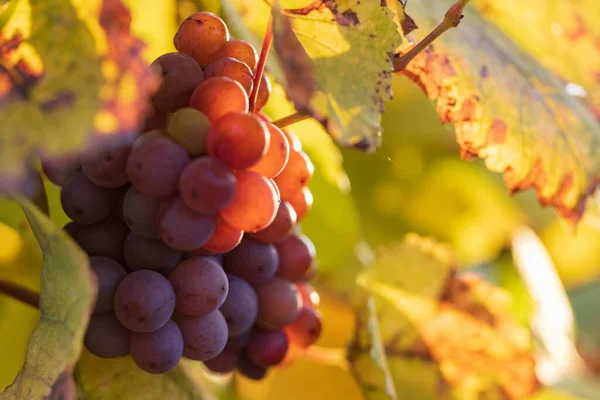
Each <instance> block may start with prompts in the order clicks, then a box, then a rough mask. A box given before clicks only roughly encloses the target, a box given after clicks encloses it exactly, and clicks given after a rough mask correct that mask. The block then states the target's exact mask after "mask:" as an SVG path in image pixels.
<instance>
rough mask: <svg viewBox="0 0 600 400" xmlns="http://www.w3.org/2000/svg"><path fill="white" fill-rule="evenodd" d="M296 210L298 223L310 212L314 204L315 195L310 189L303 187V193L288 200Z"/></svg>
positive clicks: (298, 193)
mask: <svg viewBox="0 0 600 400" xmlns="http://www.w3.org/2000/svg"><path fill="white" fill-rule="evenodd" d="M287 200H288V201H289V202H290V204H291V205H292V207H294V210H296V220H297V221H298V222H300V221H302V219H304V216H305V215H306V213H308V211H310V209H311V207H312V204H313V195H312V193H311V192H310V189H309V188H308V187H306V186H305V187H303V188H302V190H301V191H299V192H297V193H296V194H295V195H293V196H292V197H290V198H288V199H287Z"/></svg>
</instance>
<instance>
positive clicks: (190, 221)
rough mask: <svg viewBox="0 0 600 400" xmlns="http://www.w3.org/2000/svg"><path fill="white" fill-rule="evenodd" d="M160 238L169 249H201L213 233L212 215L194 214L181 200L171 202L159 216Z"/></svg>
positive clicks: (214, 218)
mask: <svg viewBox="0 0 600 400" xmlns="http://www.w3.org/2000/svg"><path fill="white" fill-rule="evenodd" d="M159 225H160V237H161V239H162V240H163V242H165V243H166V244H167V245H168V246H169V247H172V248H174V249H177V250H182V251H192V250H195V249H198V248H200V247H202V245H203V244H204V243H206V242H207V241H208V239H210V237H211V236H212V234H213V233H214V231H215V226H216V217H215V216H214V215H210V216H208V215H201V214H196V213H194V212H193V211H192V210H190V209H189V208H187V207H186V206H185V204H183V202H182V201H181V199H179V198H175V199H173V200H171V201H170V202H169V203H168V204H167V205H166V206H165V208H164V211H163V212H162V215H161V216H160V221H159Z"/></svg>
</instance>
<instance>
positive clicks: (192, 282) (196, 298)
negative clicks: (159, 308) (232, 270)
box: [169, 257, 229, 316]
mask: <svg viewBox="0 0 600 400" xmlns="http://www.w3.org/2000/svg"><path fill="white" fill-rule="evenodd" d="M169 282H171V285H172V286H173V290H174V291H175V297H176V303H175V308H176V309H177V311H179V312H180V313H183V314H186V315H193V316H196V315H206V314H208V313H210V312H212V311H214V310H216V309H217V308H219V307H221V305H222V304H223V302H224V301H225V299H226V298H227V293H228V290H229V283H228V281H227V275H225V272H224V271H223V268H221V266H220V265H219V264H218V263H216V262H214V261H213V260H211V259H209V258H204V257H203V258H194V259H190V260H184V261H182V262H181V263H179V265H177V267H175V269H174V270H173V272H171V273H170V274H169Z"/></svg>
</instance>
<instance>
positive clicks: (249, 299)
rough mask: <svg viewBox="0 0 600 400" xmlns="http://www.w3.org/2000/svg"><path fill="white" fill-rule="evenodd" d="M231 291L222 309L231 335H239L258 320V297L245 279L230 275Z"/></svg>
mask: <svg viewBox="0 0 600 400" xmlns="http://www.w3.org/2000/svg"><path fill="white" fill-rule="evenodd" d="M227 278H228V279H229V292H228V294H227V298H226V299H225V302H224V303H223V305H222V306H221V308H220V310H221V313H222V314H223V316H224V317H225V321H227V329H228V331H229V335H230V336H237V335H240V334H242V333H244V332H245V331H247V330H248V329H250V327H251V326H252V325H253V324H254V321H256V316H257V315H258V298H257V297H256V292H255V291H254V289H253V288H252V286H251V285H250V284H249V283H248V282H246V281H245V280H243V279H240V278H238V277H237V276H234V275H228V276H227Z"/></svg>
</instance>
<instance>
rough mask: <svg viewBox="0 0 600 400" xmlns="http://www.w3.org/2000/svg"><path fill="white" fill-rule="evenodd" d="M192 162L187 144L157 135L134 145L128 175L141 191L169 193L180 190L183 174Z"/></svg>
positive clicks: (165, 194)
mask: <svg viewBox="0 0 600 400" xmlns="http://www.w3.org/2000/svg"><path fill="white" fill-rule="evenodd" d="M143 138H144V136H142V137H141V139H143ZM189 161H190V157H189V155H188V153H187V151H186V150H185V149H184V148H183V147H181V146H180V145H178V144H177V143H175V142H173V141H171V140H169V139H167V138H164V137H155V138H152V139H147V140H145V141H144V142H143V143H140V144H139V145H136V146H135V147H134V148H133V151H132V152H131V154H130V155H129V160H128V162H127V174H128V175H129V179H131V182H132V183H133V186H135V188H136V189H137V190H139V191H140V192H142V193H145V194H148V195H150V196H168V195H170V194H173V193H175V192H177V187H178V180H179V174H180V173H181V171H182V170H183V168H184V167H185V166H186V164H187V163H188V162H189Z"/></svg>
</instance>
